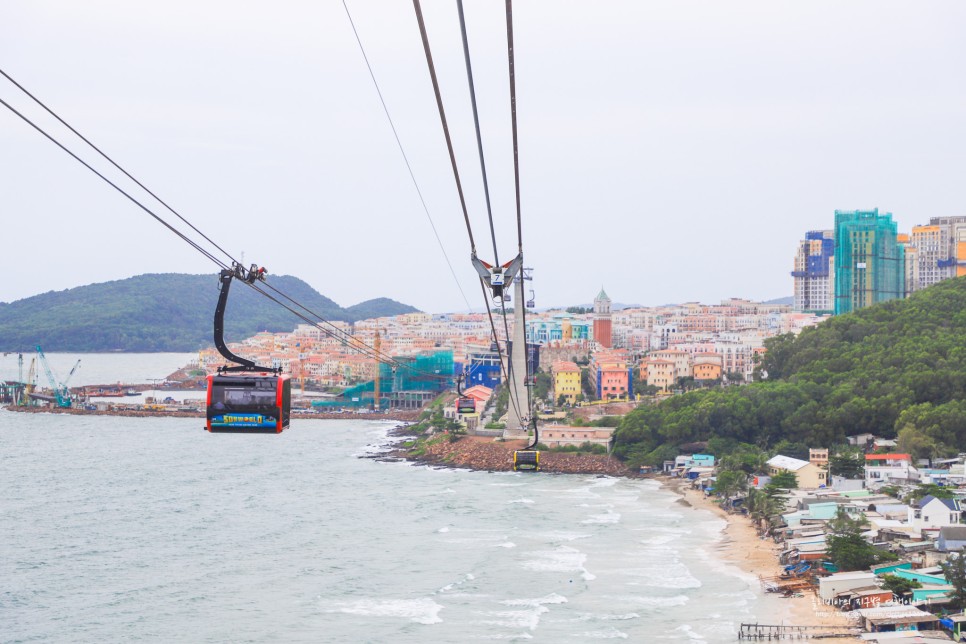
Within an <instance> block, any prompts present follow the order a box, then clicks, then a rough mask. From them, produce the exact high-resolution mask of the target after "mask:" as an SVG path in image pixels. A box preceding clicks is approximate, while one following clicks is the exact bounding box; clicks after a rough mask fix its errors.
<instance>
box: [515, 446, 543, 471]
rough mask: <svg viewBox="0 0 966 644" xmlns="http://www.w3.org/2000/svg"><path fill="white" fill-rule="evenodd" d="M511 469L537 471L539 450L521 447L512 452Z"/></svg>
mask: <svg viewBox="0 0 966 644" xmlns="http://www.w3.org/2000/svg"><path fill="white" fill-rule="evenodd" d="M513 470H514V471H515V472H539V471H540V452H539V451H537V450H532V449H528V450H522V449H521V450H517V451H515V452H513Z"/></svg>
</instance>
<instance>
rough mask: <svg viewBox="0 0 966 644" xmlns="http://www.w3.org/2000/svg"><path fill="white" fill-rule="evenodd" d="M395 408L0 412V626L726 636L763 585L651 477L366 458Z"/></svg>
mask: <svg viewBox="0 0 966 644" xmlns="http://www.w3.org/2000/svg"><path fill="white" fill-rule="evenodd" d="M391 427H392V425H391V424H387V423H385V422H379V421H325V420H303V419H296V420H293V422H292V427H291V428H289V429H288V430H286V431H285V432H284V433H282V434H280V435H257V436H244V435H236V434H214V435H212V434H208V433H206V432H205V431H203V429H202V421H201V420H200V419H174V418H170V419H169V418H123V417H108V416H73V415H62V414H47V413H41V414H25V413H17V412H9V411H6V410H0V490H2V492H0V641H4V642H9V641H12V642H37V641H50V642H68V641H81V642H103V641H119V640H125V641H128V640H142V641H158V642H266V641H271V642H282V641H285V642H289V641H295V642H428V641H439V642H454V641H467V640H468V641H494V640H496V641H501V640H533V641H543V642H588V641H597V640H612V639H618V640H619V639H627V640H631V641H648V642H651V641H658V642H661V641H666V642H682V641H704V642H730V641H734V640H735V639H736V633H737V630H738V626H739V624H740V623H741V622H752V621H761V622H763V623H774V622H776V620H777V618H776V617H775V616H774V615H772V614H771V613H772V611H773V610H774V608H775V606H774V604H776V603H777V602H770V603H769V602H768V601H765V600H764V599H763V598H762V596H761V593H760V591H759V589H758V583H757V580H756V579H755V578H754V577H752V576H750V575H747V574H744V573H742V572H740V571H739V570H737V569H735V568H734V567H732V566H729V565H726V564H724V563H723V562H722V561H721V560H720V559H719V556H718V555H719V553H718V551H717V549H716V545H717V544H718V543H719V540H720V539H721V529H722V528H723V526H724V522H723V521H722V520H721V519H720V518H718V517H716V516H714V515H712V514H711V513H708V512H705V511H700V510H695V509H693V508H690V507H686V506H684V505H682V504H681V503H679V502H678V501H677V499H678V497H677V496H676V495H674V494H672V493H670V492H667V491H665V490H662V489H660V488H659V487H658V485H657V484H656V483H655V482H652V481H643V480H631V479H618V478H607V477H594V476H581V475H553V474H544V473H540V474H524V473H489V472H471V471H466V470H451V469H437V468H430V467H424V466H414V465H411V464H409V463H405V462H387V461H384V460H379V459H377V458H371V456H372V455H373V454H374V453H379V451H380V449H382V448H383V446H384V445H385V444H386V441H387V433H388V431H389V429H390V428H391Z"/></svg>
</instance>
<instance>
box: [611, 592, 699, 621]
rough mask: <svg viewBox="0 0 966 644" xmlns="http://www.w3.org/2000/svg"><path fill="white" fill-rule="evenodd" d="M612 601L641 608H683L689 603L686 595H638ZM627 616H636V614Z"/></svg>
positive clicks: (615, 598) (616, 598)
mask: <svg viewBox="0 0 966 644" xmlns="http://www.w3.org/2000/svg"><path fill="white" fill-rule="evenodd" d="M613 599H614V600H615V601H619V602H621V603H626V604H633V605H636V606H640V607H641V608H672V607H674V606H684V605H685V604H687V603H688V601H689V599H688V597H687V596H686V595H673V596H671V597H644V596H640V595H626V596H621V597H614V598H613ZM628 614H629V615H634V616H636V613H628ZM610 619H616V617H610Z"/></svg>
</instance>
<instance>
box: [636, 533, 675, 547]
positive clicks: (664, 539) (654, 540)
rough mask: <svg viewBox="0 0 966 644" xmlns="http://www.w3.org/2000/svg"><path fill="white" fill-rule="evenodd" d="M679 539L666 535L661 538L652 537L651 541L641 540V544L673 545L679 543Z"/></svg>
mask: <svg viewBox="0 0 966 644" xmlns="http://www.w3.org/2000/svg"><path fill="white" fill-rule="evenodd" d="M678 539H679V537H678V536H677V535H673V534H666V535H663V536H660V537H651V538H650V539H641V541H640V542H641V544H642V545H645V546H663V545H664V544H666V543H671V542H673V541H677V540H678Z"/></svg>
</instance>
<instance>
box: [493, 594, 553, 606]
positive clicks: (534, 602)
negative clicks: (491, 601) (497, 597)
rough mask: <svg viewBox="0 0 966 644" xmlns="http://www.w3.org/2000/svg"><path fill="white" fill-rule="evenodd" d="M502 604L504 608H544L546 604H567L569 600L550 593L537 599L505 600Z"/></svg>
mask: <svg viewBox="0 0 966 644" xmlns="http://www.w3.org/2000/svg"><path fill="white" fill-rule="evenodd" d="M500 603H501V604H503V605H504V606H543V605H544V604H566V603H567V598H566V597H564V596H563V595H558V594H557V593H550V594H549V595H546V596H545V597H538V598H536V599H504V600H503V601H501V602H500Z"/></svg>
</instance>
